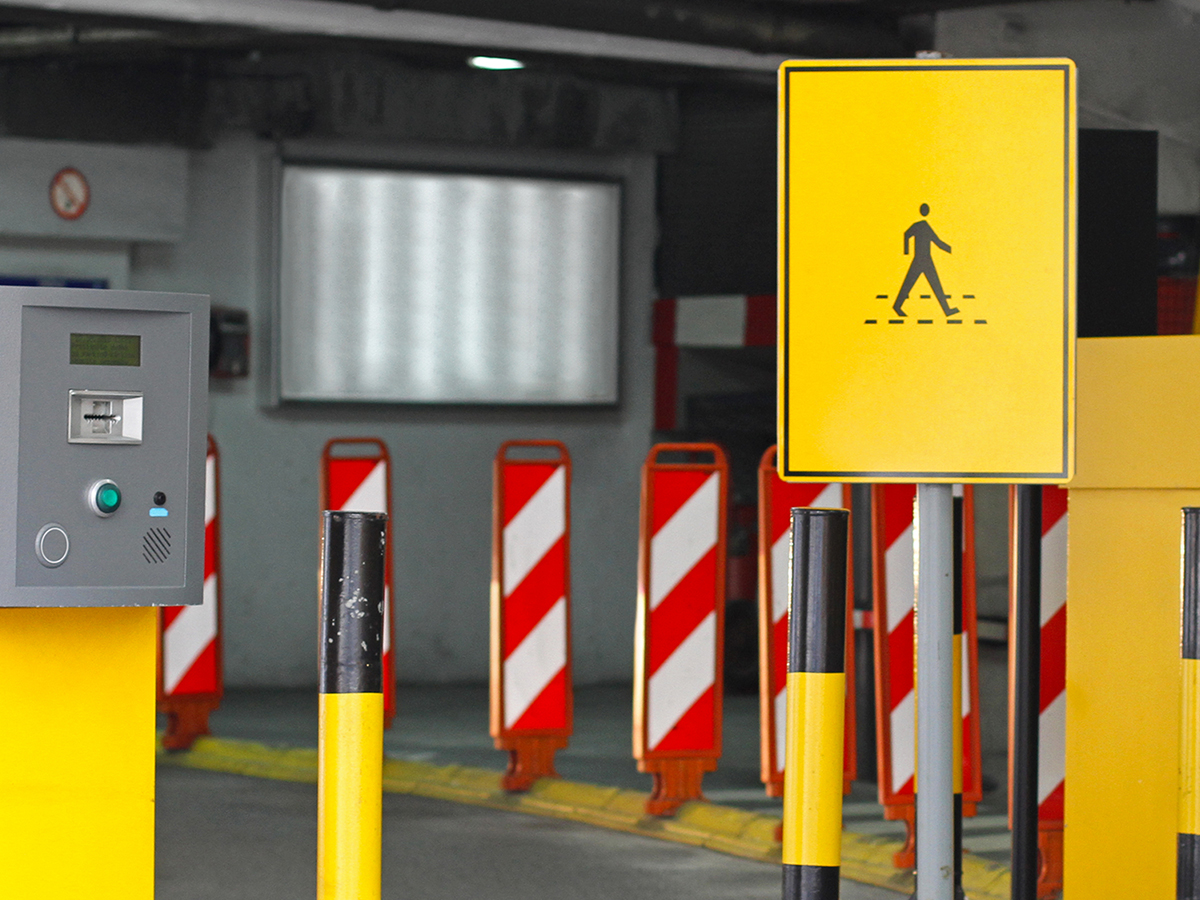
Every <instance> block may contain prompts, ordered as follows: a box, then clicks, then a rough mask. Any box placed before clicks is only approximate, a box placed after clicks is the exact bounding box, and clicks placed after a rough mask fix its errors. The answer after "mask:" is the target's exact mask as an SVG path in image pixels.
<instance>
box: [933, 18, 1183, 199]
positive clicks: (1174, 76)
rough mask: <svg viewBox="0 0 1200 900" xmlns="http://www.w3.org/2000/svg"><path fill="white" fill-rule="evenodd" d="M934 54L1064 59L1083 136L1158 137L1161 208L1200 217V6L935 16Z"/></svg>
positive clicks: (966, 56)
mask: <svg viewBox="0 0 1200 900" xmlns="http://www.w3.org/2000/svg"><path fill="white" fill-rule="evenodd" d="M936 45H937V49H938V50H940V51H942V52H943V53H949V54H952V55H954V56H956V57H959V58H971V57H1029V56H1066V57H1069V58H1071V59H1073V60H1075V62H1076V64H1077V65H1078V66H1079V124H1080V126H1081V127H1083V128H1134V129H1152V130H1155V131H1157V132H1158V134H1159V145H1158V146H1159V164H1158V210H1159V212H1160V213H1163V214H1166V213H1196V212H1198V211H1200V113H1198V112H1197V111H1198V110H1200V66H1197V65H1196V61H1197V59H1200V4H1197V3H1195V2H1194V0H1177V2H1158V3H1127V2H1124V0H1070V2H1067V0H1058V2H1049V3H1019V4H1012V5H1007V6H989V7H980V8H978V9H964V10H955V11H951V12H942V13H938V16H937V37H936Z"/></svg>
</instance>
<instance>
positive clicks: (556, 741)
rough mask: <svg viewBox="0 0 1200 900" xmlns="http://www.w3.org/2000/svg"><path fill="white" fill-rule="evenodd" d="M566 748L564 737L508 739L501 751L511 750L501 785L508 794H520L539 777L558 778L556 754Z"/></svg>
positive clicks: (540, 736)
mask: <svg viewBox="0 0 1200 900" xmlns="http://www.w3.org/2000/svg"><path fill="white" fill-rule="evenodd" d="M497 743H499V742H497ZM565 746H567V739H566V738H565V737H546V736H543V735H539V736H536V737H535V736H532V735H531V736H522V737H515V736H514V737H508V738H505V739H504V743H503V746H502V747H500V749H501V750H507V751H508V769H507V770H506V771H505V773H504V777H503V778H501V779H500V786H501V787H502V788H504V790H506V791H512V792H513V793H518V792H521V791H527V790H529V789H530V788H531V787H533V783H534V782H535V781H537V780H538V779H539V778H558V772H557V771H555V769H554V753H555V751H556V750H561V749H562V748H563V747H565Z"/></svg>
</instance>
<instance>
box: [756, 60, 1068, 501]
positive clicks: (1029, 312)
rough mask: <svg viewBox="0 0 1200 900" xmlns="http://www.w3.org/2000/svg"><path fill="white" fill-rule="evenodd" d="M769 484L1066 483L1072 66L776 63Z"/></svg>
mask: <svg viewBox="0 0 1200 900" xmlns="http://www.w3.org/2000/svg"><path fill="white" fill-rule="evenodd" d="M779 103H780V108H779V185H780V204H779V213H780V222H779V251H780V252H779V259H780V273H779V285H780V287H779V446H780V453H779V472H780V476H781V477H783V478H785V479H789V480H801V481H834V480H837V481H924V482H989V481H991V482H1046V483H1054V482H1065V481H1067V480H1069V478H1070V477H1071V474H1072V470H1073V468H1074V425H1075V421H1074V420H1075V137H1076V122H1075V65H1074V63H1072V62H1071V61H1070V60H1065V59H1022V60H911V61H910V60H899V61H878V60H876V61H828V60H824V61H811V62H810V61H804V62H789V63H785V64H784V65H783V67H782V68H781V69H780V92H779Z"/></svg>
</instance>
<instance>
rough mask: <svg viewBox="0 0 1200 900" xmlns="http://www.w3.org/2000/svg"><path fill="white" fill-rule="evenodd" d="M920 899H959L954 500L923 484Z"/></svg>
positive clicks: (919, 535) (949, 492) (948, 489)
mask: <svg viewBox="0 0 1200 900" xmlns="http://www.w3.org/2000/svg"><path fill="white" fill-rule="evenodd" d="M916 525H917V528H916V539H917V552H916V554H915V555H916V577H917V691H918V701H917V894H916V900H953V898H954V801H953V798H954V760H953V747H954V734H953V728H954V710H953V698H954V652H953V645H952V635H953V631H954V496H953V488H952V486H951V485H948V484H919V485H917V515H916Z"/></svg>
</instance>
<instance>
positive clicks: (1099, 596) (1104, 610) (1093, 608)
mask: <svg viewBox="0 0 1200 900" xmlns="http://www.w3.org/2000/svg"><path fill="white" fill-rule="evenodd" d="M1081 387H1082V385H1081ZM1164 439H1170V435H1169V434H1166V433H1164ZM1080 449H1081V451H1082V449H1083V443H1082V440H1081V442H1080ZM1069 502H1070V526H1069V527H1070V545H1071V546H1070V552H1069V554H1068V558H1067V623H1068V626H1067V627H1068V633H1067V745H1066V748H1067V760H1066V793H1065V799H1066V831H1065V840H1064V873H1065V893H1064V896H1065V897H1067V898H1069V900H1109V898H1111V900H1129V898H1130V897H1174V896H1175V841H1176V826H1177V823H1178V779H1179V734H1180V715H1179V709H1180V662H1179V641H1180V636H1179V628H1180V604H1181V601H1180V584H1179V573H1180V557H1179V553H1180V550H1179V546H1180V533H1181V516H1180V508H1181V507H1184V506H1197V505H1200V490H1191V491H1145V490H1131V491H1121V490H1075V489H1072V490H1071V492H1070V500H1069Z"/></svg>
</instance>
